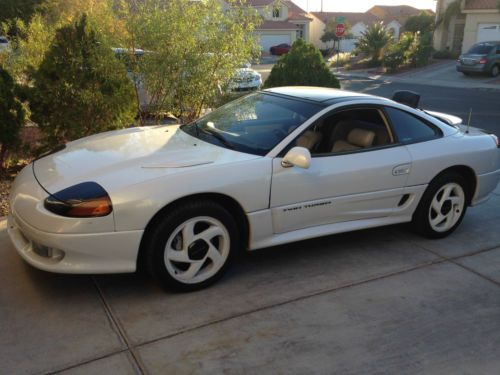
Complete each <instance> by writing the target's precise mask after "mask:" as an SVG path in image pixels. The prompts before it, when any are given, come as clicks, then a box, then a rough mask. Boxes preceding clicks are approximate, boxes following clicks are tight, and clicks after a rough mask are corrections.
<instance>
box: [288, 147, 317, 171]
mask: <svg viewBox="0 0 500 375" xmlns="http://www.w3.org/2000/svg"><path fill="white" fill-rule="evenodd" d="M310 165H311V153H310V152H309V150H308V149H307V148H305V147H294V148H292V149H291V150H290V151H288V152H287V153H286V155H285V157H284V158H283V160H282V161H281V166H282V167H283V168H290V167H294V166H295V167H299V168H304V169H307V168H309V166H310Z"/></svg>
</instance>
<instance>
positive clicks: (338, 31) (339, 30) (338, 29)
mask: <svg viewBox="0 0 500 375" xmlns="http://www.w3.org/2000/svg"><path fill="white" fill-rule="evenodd" d="M344 33H345V25H344V24H343V23H338V24H337V25H335V36H336V37H337V38H340V37H341V36H342V35H344Z"/></svg>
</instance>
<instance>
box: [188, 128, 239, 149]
mask: <svg viewBox="0 0 500 375" xmlns="http://www.w3.org/2000/svg"><path fill="white" fill-rule="evenodd" d="M196 128H197V129H198V124H196ZM199 128H200V129H201V130H202V131H203V132H205V133H208V134H210V135H213V136H214V137H215V138H217V139H218V140H219V141H220V142H221V143H222V144H223V145H224V146H226V147H227V148H230V149H231V150H234V149H235V147H234V146H233V145H232V144H231V143H230V142H229V141H228V140H227V139H226V138H224V137H223V136H222V135H221V134H220V133H219V132H218V131H217V130H215V129H214V128H210V127H208V126H203V127H199Z"/></svg>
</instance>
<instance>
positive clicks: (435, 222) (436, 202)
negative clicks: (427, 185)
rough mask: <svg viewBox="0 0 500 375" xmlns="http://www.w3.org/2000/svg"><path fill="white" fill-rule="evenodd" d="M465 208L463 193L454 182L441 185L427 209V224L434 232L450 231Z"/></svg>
mask: <svg viewBox="0 0 500 375" xmlns="http://www.w3.org/2000/svg"><path fill="white" fill-rule="evenodd" d="M464 206H465V192H464V190H463V188H462V187H461V186H460V185H459V184H457V183H454V182H450V183H448V184H446V185H443V186H442V187H441V189H439V190H438V191H437V193H436V194H435V195H434V198H433V199H432V204H431V206H430V209H429V223H430V224H431V227H432V229H434V230H435V231H436V232H446V231H447V230H450V229H451V228H452V227H453V226H454V225H455V224H456V223H457V222H458V220H460V217H461V216H462V211H463V209H464Z"/></svg>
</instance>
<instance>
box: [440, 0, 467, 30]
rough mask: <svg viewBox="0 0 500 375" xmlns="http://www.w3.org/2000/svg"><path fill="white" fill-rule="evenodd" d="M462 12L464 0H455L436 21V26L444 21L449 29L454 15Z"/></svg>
mask: <svg viewBox="0 0 500 375" xmlns="http://www.w3.org/2000/svg"><path fill="white" fill-rule="evenodd" d="M461 12H462V0H455V1H453V2H451V3H449V4H448V5H447V6H446V9H445V10H444V12H443V13H442V14H441V16H440V17H439V19H438V20H437V21H436V26H438V25H439V24H441V23H443V25H444V28H445V29H448V26H449V25H450V21H451V19H452V18H453V17H456V16H458V15H459V14H460V13H461Z"/></svg>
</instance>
